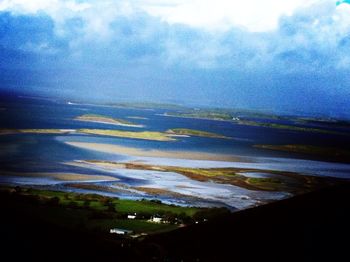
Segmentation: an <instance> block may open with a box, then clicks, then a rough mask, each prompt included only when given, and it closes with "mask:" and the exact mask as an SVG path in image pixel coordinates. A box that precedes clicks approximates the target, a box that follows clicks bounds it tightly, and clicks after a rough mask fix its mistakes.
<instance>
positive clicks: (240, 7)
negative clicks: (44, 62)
mask: <svg viewBox="0 0 350 262" xmlns="http://www.w3.org/2000/svg"><path fill="white" fill-rule="evenodd" d="M323 1H331V2H334V1H333V0H288V1H281V0H249V1H244V0H191V1H185V0H163V1H161V0H126V1H118V2H117V1H108V0H106V1H101V0H100V1H95V0H91V1H85V2H83V1H74V0H3V1H1V2H0V10H10V11H13V12H18V13H25V14H28V13H37V12H46V13H47V14H49V15H51V16H52V17H53V18H54V19H55V20H62V19H65V18H67V17H69V16H71V15H78V16H79V15H82V14H84V13H89V12H90V11H91V10H93V12H94V15H95V18H96V17H97V16H98V17H100V19H99V21H98V19H96V21H94V22H92V23H95V24H98V23H101V20H102V19H103V18H104V16H105V14H106V13H109V12H110V10H111V8H112V10H113V9H114V8H115V7H117V9H118V10H115V12H116V13H117V14H122V15H126V14H130V13H133V12H138V11H143V12H146V13H148V14H149V15H151V16H156V17H159V18H160V19H162V20H163V21H165V22H168V23H170V24H174V23H180V24H185V25H187V26H191V27H196V28H200V29H206V30H211V31H217V30H220V31H225V30H229V29H230V28H232V27H242V28H245V29H247V30H249V31H252V32H264V31H270V30H274V29H276V28H277V26H278V20H279V18H280V17H281V16H283V15H292V14H293V12H294V11H295V10H297V9H298V8H303V7H307V6H310V5H311V4H313V3H315V2H323ZM334 4H335V3H334ZM101 6H102V7H106V8H105V9H104V10H101V8H99V7H101ZM113 7H114V8H113ZM107 16H108V15H107ZM108 17H109V16H108ZM90 18H91V17H90ZM91 19H92V18H91ZM102 24H103V23H102ZM98 28H101V27H100V26H98Z"/></svg>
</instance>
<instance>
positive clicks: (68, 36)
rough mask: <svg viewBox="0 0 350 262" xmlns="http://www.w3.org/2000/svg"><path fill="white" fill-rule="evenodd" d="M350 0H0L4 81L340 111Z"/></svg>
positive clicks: (88, 96)
mask: <svg viewBox="0 0 350 262" xmlns="http://www.w3.org/2000/svg"><path fill="white" fill-rule="evenodd" d="M348 2H349V1H347V0H346V1H336V0H334V1H333V0H303V1H302V0H291V1H280V0H265V1H262V0H260V1H259V0H250V1H234V0H215V1H213V0H201V1H199V0H193V1H184V0H169V1H164V0H163V1H160V0H125V1H104V0H90V1H88V0H87V1H83V0H67V1H58V0H46V1H44V0H36V1H35V0H32V1H28V0H2V1H0V58H1V59H0V88H1V89H7V90H16V91H23V92H26V93H32V94H34V95H35V94H39V95H48V96H57V97H61V98H67V99H74V100H97V101H118V100H139V101H159V102H162V101H163V102H181V103H185V104H193V105H207V106H218V107H219V106H220V107H245V108H263V109H269V110H276V111H280V112H284V111H288V112H299V111H303V112H319V113H323V114H331V115H335V116H336V115H339V116H340V115H344V114H345V113H346V111H349V108H350V101H349V100H350V74H349V73H350V72H349V71H350V70H349V69H350V52H349V50H350V49H349V48H350V4H348Z"/></svg>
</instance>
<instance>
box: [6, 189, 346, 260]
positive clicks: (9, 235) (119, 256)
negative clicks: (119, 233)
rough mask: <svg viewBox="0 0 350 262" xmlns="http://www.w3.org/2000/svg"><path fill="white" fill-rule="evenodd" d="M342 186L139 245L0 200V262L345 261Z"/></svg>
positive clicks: (10, 200)
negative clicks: (1, 260)
mask: <svg viewBox="0 0 350 262" xmlns="http://www.w3.org/2000/svg"><path fill="white" fill-rule="evenodd" d="M349 200H350V185H349V183H345V184H343V185H338V186H334V187H330V188H326V189H323V190H320V191H317V192H313V193H309V194H305V195H303V196H297V197H294V198H291V199H286V200H283V201H279V202H275V203H272V204H268V205H265V206H260V207H257V208H253V209H249V210H245V211H241V212H236V213H233V214H231V215H228V216H225V217H222V218H219V219H216V220H213V221H209V222H206V223H202V224H197V225H194V226H189V227H186V228H182V229H179V230H176V231H172V232H169V233H164V234H159V235H153V236H148V237H147V238H146V239H144V240H143V241H132V240H123V239H117V238H115V236H111V235H108V234H101V233H98V232H86V231H82V230H81V229H77V230H74V229H69V230H68V229H66V228H61V227H58V226H53V225H50V224H47V223H45V222H44V219H42V217H40V216H39V215H37V214H33V212H31V208H33V207H31V206H30V205H31V204H30V203H24V202H19V201H18V199H16V198H14V197H12V196H9V195H4V196H1V221H0V222H1V226H0V238H1V246H0V249H1V256H4V257H5V255H9V256H10V258H12V260H13V259H14V260H15V261H16V260H19V259H26V260H29V259H33V258H34V259H36V260H45V261H52V260H67V259H68V260H73V259H76V260H77V261H82V260H85V259H88V260H89V261H91V260H94V261H103V260H104V259H109V260H108V261H152V260H153V261H348V259H349V257H350V255H349V252H350V251H349V250H348V249H349V243H350V242H349V238H350V226H349V222H350V203H349Z"/></svg>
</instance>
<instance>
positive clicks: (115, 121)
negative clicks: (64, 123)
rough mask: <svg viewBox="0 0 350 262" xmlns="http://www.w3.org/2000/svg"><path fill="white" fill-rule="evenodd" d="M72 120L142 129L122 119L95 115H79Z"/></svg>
mask: <svg viewBox="0 0 350 262" xmlns="http://www.w3.org/2000/svg"><path fill="white" fill-rule="evenodd" d="M74 120H78V121H85V122H93V123H101V124H110V125H117V126H128V127H140V128H141V127H143V125H138V124H134V123H132V122H129V121H126V120H124V119H119V118H112V117H108V116H103V115H96V114H85V115H81V116H78V117H76V118H74Z"/></svg>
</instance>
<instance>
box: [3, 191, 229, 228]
mask: <svg viewBox="0 0 350 262" xmlns="http://www.w3.org/2000/svg"><path fill="white" fill-rule="evenodd" d="M0 191H1V193H7V194H9V195H10V196H12V197H13V198H15V199H17V200H18V203H19V205H20V207H19V208H21V210H22V211H23V212H28V213H30V215H31V216H34V217H36V218H37V219H38V220H40V221H45V222H48V223H51V224H56V225H60V226H64V227H69V228H78V229H81V230H86V229H89V230H98V231H101V232H109V229H111V228H122V229H128V230H132V231H133V232H134V233H147V234H149V233H158V232H164V231H169V230H173V229H176V228H177V227H178V226H179V224H188V223H193V218H194V217H195V216H196V215H197V214H199V213H203V214H206V215H208V216H210V215H213V214H214V215H215V214H216V213H217V212H218V211H217V209H206V208H194V207H180V206H174V205H167V204H163V203H161V202H160V201H149V200H140V201H134V200H123V199H118V198H111V197H106V196H101V195H97V194H80V193H71V192H62V191H50V190H39V189H32V188H19V187H16V188H13V187H1V188H0ZM26 209H27V211H26ZM219 211H220V210H219ZM220 212H222V210H221V211H220ZM134 213H136V214H137V217H136V219H134V220H131V219H127V215H128V214H134ZM155 215H156V216H161V217H163V218H164V219H166V220H167V221H168V222H167V223H153V222H149V221H148V219H150V218H151V217H152V216H155ZM197 217H198V215H197Z"/></svg>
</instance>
